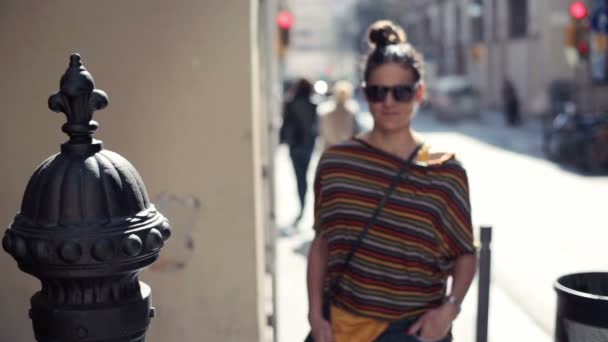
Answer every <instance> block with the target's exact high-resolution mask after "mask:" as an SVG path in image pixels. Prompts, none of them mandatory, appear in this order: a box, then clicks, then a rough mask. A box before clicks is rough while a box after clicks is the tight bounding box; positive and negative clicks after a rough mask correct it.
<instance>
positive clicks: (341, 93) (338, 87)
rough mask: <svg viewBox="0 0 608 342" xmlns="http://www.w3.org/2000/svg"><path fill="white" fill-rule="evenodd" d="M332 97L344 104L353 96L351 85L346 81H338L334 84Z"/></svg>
mask: <svg viewBox="0 0 608 342" xmlns="http://www.w3.org/2000/svg"><path fill="white" fill-rule="evenodd" d="M333 91H334V98H335V99H336V102H337V103H339V104H344V103H345V102H346V101H348V99H350V98H351V97H352V96H353V86H352V85H351V84H350V82H348V81H338V82H336V84H334V89H333Z"/></svg>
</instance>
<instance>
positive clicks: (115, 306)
mask: <svg viewBox="0 0 608 342" xmlns="http://www.w3.org/2000/svg"><path fill="white" fill-rule="evenodd" d="M48 103H49V108H50V109H51V110H52V111H54V112H63V113H65V115H66V116H67V123H65V124H64V125H63V127H62V130H63V132H65V133H66V134H67V135H69V137H70V139H69V141H67V142H66V143H64V144H62V145H61V152H60V153H57V154H55V155H53V156H51V157H50V158H48V159H47V160H46V161H44V162H43V163H42V164H41V165H40V166H39V167H38V169H37V170H36V171H35V172H34V174H33V176H32V177H31V179H30V181H29V183H28V185H27V188H26V190H25V194H24V196H23V202H22V205H21V211H20V212H19V213H18V214H17V216H16V217H15V220H14V221H13V223H12V224H11V226H10V227H9V229H7V231H6V233H5V235H4V238H3V240H2V246H3V248H4V250H5V251H6V252H8V253H9V254H11V255H12V256H13V257H14V258H15V260H17V263H18V265H19V268H20V269H21V270H22V271H23V272H26V273H29V274H31V275H33V276H34V277H36V278H38V279H40V281H41V282H42V290H41V291H39V292H37V293H36V294H34V296H33V297H32V299H31V310H30V318H31V319H32V321H33V326H34V333H35V336H36V339H37V340H38V341H40V342H72V341H80V342H87V341H90V342H92V341H96V342H97V341H121V342H122V341H124V342H127V341H128V342H143V341H144V340H145V333H146V330H147V328H148V325H149V323H150V319H151V318H152V317H153V316H154V308H153V307H152V306H151V291H150V287H149V286H147V285H146V284H144V283H142V282H140V281H139V279H138V276H139V273H140V272H141V271H142V270H143V269H144V268H145V267H146V266H148V265H150V264H152V263H153V262H154V261H156V259H157V258H158V255H159V252H160V249H161V247H162V246H163V244H164V242H165V241H166V240H167V239H168V238H169V236H170V234H171V231H170V227H169V223H168V221H167V220H166V219H165V218H164V217H163V215H161V214H160V213H159V212H158V211H156V209H155V208H154V205H152V204H151V203H150V201H149V198H148V194H147V192H146V188H145V186H144V183H143V182H142V180H141V178H140V176H139V174H138V173H137V171H136V170H135V168H134V167H133V166H132V165H131V164H130V163H129V162H128V161H127V160H126V159H125V158H123V157H121V156H120V155H118V154H116V153H114V152H111V151H108V150H105V149H103V145H102V143H101V141H99V140H95V139H93V134H94V133H95V131H96V130H97V128H98V124H97V122H95V121H93V120H92V117H93V112H94V111H96V110H100V109H103V108H105V107H106V106H107V105H108V97H107V95H106V94H105V93H104V92H103V91H101V90H98V89H95V82H94V81H93V77H92V76H91V74H90V73H89V72H88V71H87V70H86V69H85V68H84V66H83V65H82V63H81V59H80V56H79V55H78V54H73V55H72V56H71V57H70V65H69V67H68V69H67V71H66V72H65V74H64V75H63V77H62V78H61V82H60V90H59V92H57V93H55V94H53V95H52V96H51V97H50V98H49V101H48Z"/></svg>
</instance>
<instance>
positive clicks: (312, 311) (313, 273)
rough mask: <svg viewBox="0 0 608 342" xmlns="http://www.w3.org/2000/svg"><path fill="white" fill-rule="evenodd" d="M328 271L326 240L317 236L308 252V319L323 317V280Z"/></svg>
mask: <svg viewBox="0 0 608 342" xmlns="http://www.w3.org/2000/svg"><path fill="white" fill-rule="evenodd" d="M326 269H327V244H326V242H325V239H324V238H323V237H322V236H321V235H320V234H316V236H315V238H314V239H313V240H312V243H311V246H310V250H309V252H308V268H307V272H306V275H307V286H308V308H309V312H308V318H309V320H310V319H311V318H313V317H315V316H318V317H321V316H322V308H323V279H324V278H325V271H326Z"/></svg>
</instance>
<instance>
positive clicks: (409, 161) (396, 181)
mask: <svg viewBox="0 0 608 342" xmlns="http://www.w3.org/2000/svg"><path fill="white" fill-rule="evenodd" d="M422 145H423V144H418V145H417V146H416V148H415V149H414V151H412V153H411V154H410V156H409V157H408V158H407V160H406V161H405V163H403V166H402V167H401V169H400V170H399V171H398V172H397V175H395V177H394V178H393V181H392V183H391V185H390V187H389V188H388V190H387V191H386V193H385V194H384V197H382V200H380V203H379V204H378V206H377V207H376V209H375V210H374V213H373V214H372V217H371V218H370V219H369V221H367V224H366V225H365V227H364V228H363V230H362V231H361V233H359V236H358V237H357V241H355V243H354V245H353V248H351V250H350V252H349V253H348V255H347V256H346V260H345V261H344V263H343V264H342V268H341V271H340V275H339V276H338V279H336V281H335V282H334V283H333V285H332V286H331V287H330V293H331V295H333V296H336V295H337V294H338V289H339V287H338V285H339V284H340V281H341V280H342V277H343V275H344V271H346V268H347V267H348V265H349V264H350V261H351V260H352V258H353V256H354V255H355V253H356V252H357V250H358V249H359V247H361V243H362V242H363V239H364V238H365V236H366V235H367V233H368V232H369V229H370V228H371V227H372V226H373V225H374V224H375V223H376V219H377V218H378V215H379V214H380V212H381V211H382V209H383V208H384V206H385V205H386V202H387V201H388V198H389V197H390V196H391V194H392V193H393V191H395V189H396V188H397V185H399V182H400V181H401V178H402V176H403V174H404V173H405V172H406V171H407V170H408V169H409V167H410V166H411V165H412V163H413V161H414V159H416V156H417V155H418V151H420V149H421V148H422Z"/></svg>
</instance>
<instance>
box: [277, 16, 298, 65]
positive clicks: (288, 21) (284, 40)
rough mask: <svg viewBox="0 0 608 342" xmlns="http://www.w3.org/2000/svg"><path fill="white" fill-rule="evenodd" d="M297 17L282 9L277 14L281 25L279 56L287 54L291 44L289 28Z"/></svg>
mask: <svg viewBox="0 0 608 342" xmlns="http://www.w3.org/2000/svg"><path fill="white" fill-rule="evenodd" d="M294 22H295V18H294V16H293V13H291V12H290V11H281V12H279V14H278V15H277V25H278V26H279V34H278V40H279V56H281V57H283V56H285V53H286V52H287V47H288V46H289V30H290V29H291V27H292V26H293V24H294Z"/></svg>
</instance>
